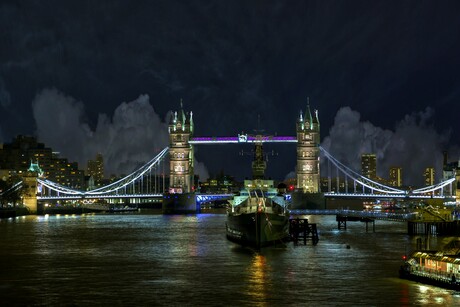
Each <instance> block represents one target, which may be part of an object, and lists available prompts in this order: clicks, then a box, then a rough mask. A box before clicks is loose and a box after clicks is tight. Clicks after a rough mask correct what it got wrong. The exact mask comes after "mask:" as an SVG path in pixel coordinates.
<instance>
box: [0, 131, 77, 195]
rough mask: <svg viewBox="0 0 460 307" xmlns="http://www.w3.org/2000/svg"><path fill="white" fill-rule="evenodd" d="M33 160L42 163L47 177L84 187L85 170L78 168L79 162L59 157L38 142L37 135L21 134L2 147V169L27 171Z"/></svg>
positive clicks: (73, 186) (0, 157)
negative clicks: (71, 161)
mask: <svg viewBox="0 0 460 307" xmlns="http://www.w3.org/2000/svg"><path fill="white" fill-rule="evenodd" d="M31 162H33V163H37V164H39V165H40V167H41V169H42V170H43V176H44V177H45V178H47V179H49V180H51V181H54V182H56V183H59V184H61V185H64V186H67V187H71V188H75V189H84V182H85V181H84V172H83V171H82V170H79V169H78V163H76V162H73V163H70V162H68V160H67V159H63V158H59V153H56V152H53V151H52V149H51V148H49V147H45V145H44V144H43V143H39V142H37V139H36V138H35V137H31V136H23V135H19V136H17V137H16V138H15V139H14V140H13V142H12V143H9V144H3V148H2V149H0V169H3V170H10V171H9V173H10V174H14V173H23V172H25V171H27V170H28V168H29V166H30V164H31Z"/></svg>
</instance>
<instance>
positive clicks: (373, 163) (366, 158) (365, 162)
mask: <svg viewBox="0 0 460 307" xmlns="http://www.w3.org/2000/svg"><path fill="white" fill-rule="evenodd" d="M361 174H362V175H363V176H364V177H367V178H369V179H371V180H376V179H377V157H376V155H375V154H371V153H366V154H362V155H361Z"/></svg>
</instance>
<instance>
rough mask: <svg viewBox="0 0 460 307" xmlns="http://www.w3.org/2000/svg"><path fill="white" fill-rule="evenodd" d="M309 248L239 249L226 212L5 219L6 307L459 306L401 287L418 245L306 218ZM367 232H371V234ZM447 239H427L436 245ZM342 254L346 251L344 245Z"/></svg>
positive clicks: (451, 297) (428, 290)
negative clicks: (401, 273)
mask: <svg viewBox="0 0 460 307" xmlns="http://www.w3.org/2000/svg"><path fill="white" fill-rule="evenodd" d="M309 219H310V222H312V223H316V224H317V227H318V230H319V239H320V240H319V243H318V244H317V245H316V246H313V245H312V244H311V242H308V243H307V245H306V246H304V245H299V246H294V245H293V243H288V244H286V246H285V247H276V248H267V249H263V250H262V251H261V252H255V251H252V250H249V249H245V248H241V247H239V246H237V245H235V244H234V243H231V242H229V241H227V240H226V238H225V214H222V213H202V214H197V215H161V214H153V213H152V212H150V213H148V214H147V213H144V212H140V213H135V214H89V215H66V216H65V215H61V216H25V217H17V218H10V219H2V220H0V235H1V236H0V246H1V262H0V268H1V270H0V274H1V275H0V293H1V298H0V301H1V302H2V305H3V306H10V305H29V306H58V305H59V306H94V305H110V306H145V305H152V306H176V305H177V306H179V305H180V306H183V305H186V306H286V305H302V306H337V305H342V306H358V305H362V306H387V305H391V306H410V305H414V306H420V305H430V306H431V305H440V306H441V305H442V306H455V305H456V306H460V293H458V292H454V291H451V290H444V289H441V288H437V287H433V286H427V285H422V284H419V283H415V282H410V281H406V280H401V279H399V278H398V269H399V266H400V265H401V264H402V256H403V255H404V254H405V253H406V252H409V251H410V250H411V248H413V247H414V246H415V242H416V239H417V237H415V236H414V237H410V236H408V235H406V234H405V232H406V226H405V224H404V223H401V222H385V221H377V222H376V227H375V230H376V232H375V233H373V232H367V233H366V228H365V224H364V223H360V222H349V223H348V225H347V226H348V228H347V230H340V231H339V230H337V223H336V221H335V216H309ZM369 228H370V229H372V227H369ZM448 240H449V238H442V237H438V238H436V237H431V238H430V244H431V247H432V248H436V247H439V246H442V245H443V244H445V243H447V242H448ZM347 246H348V247H349V248H347Z"/></svg>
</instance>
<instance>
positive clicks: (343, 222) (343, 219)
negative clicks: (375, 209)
mask: <svg viewBox="0 0 460 307" xmlns="http://www.w3.org/2000/svg"><path fill="white" fill-rule="evenodd" d="M335 220H336V221H337V227H338V229H339V230H341V229H344V230H347V221H350V222H357V221H359V222H365V223H366V232H368V231H369V223H371V222H372V232H375V219H371V218H367V217H357V216H347V215H341V214H337V215H336V217H335Z"/></svg>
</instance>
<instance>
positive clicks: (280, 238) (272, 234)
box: [226, 142, 289, 249]
mask: <svg viewBox="0 0 460 307" xmlns="http://www.w3.org/2000/svg"><path fill="white" fill-rule="evenodd" d="M255 146H256V149H255V159H254V161H253V163H252V171H253V179H252V180H245V181H244V187H243V188H242V189H241V190H240V192H239V194H238V195H235V196H234V197H233V199H231V200H229V203H230V206H229V207H228V209H227V221H226V236H227V239H228V240H230V241H232V242H235V243H238V244H240V245H242V246H247V247H252V248H256V249H259V248H261V247H265V246H269V245H274V244H278V243H283V242H284V241H285V240H287V238H288V237H289V210H288V209H287V204H288V203H287V200H286V198H285V195H284V194H283V192H285V191H284V190H285V189H283V188H282V187H281V186H280V188H279V189H277V188H275V187H274V181H273V180H267V179H264V171H265V168H266V163H265V160H264V157H263V151H262V143H261V142H260V143H258V142H256V145H255Z"/></svg>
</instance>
